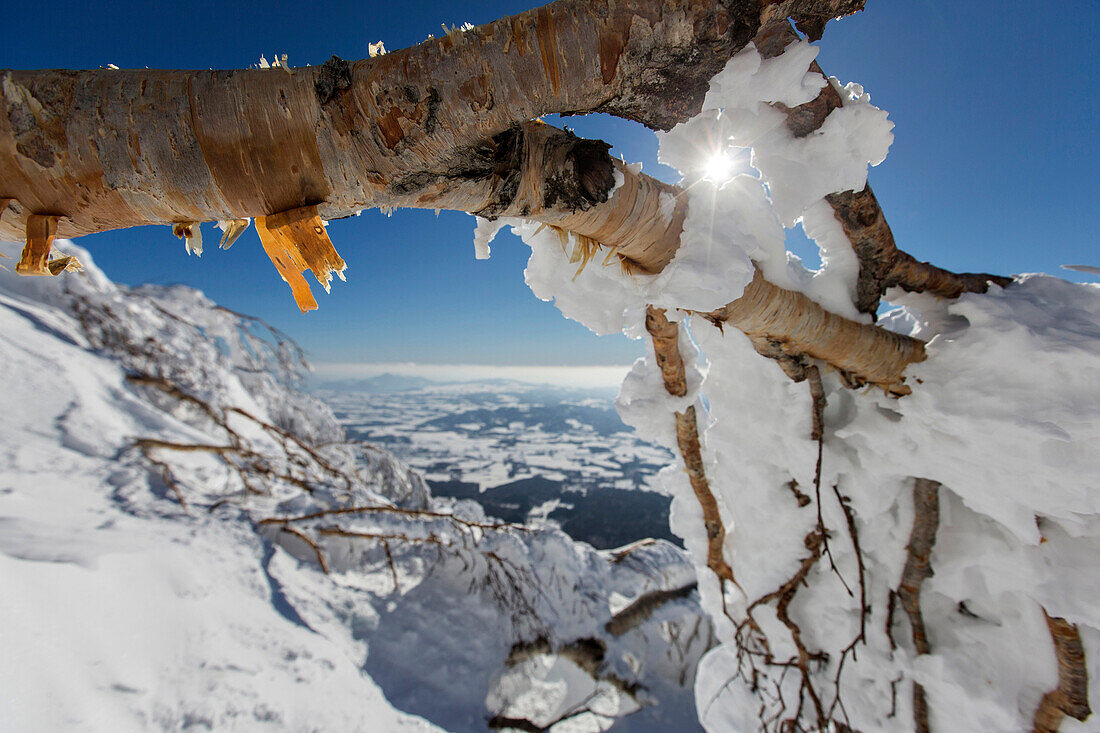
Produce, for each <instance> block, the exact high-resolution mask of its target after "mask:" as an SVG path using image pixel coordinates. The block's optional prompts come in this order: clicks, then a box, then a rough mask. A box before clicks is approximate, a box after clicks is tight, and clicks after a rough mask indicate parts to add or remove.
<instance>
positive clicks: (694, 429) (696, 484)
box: [645, 306, 737, 584]
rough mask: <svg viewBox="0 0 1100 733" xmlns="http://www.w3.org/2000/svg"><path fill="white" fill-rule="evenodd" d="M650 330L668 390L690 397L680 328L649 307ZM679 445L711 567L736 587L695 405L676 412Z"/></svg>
mask: <svg viewBox="0 0 1100 733" xmlns="http://www.w3.org/2000/svg"><path fill="white" fill-rule="evenodd" d="M645 325H646V330H647V331H648V332H649V335H650V338H651V339H653V351H654V354H655V355H656V357H657V364H658V366H659V367H660V369H661V376H662V377H663V378H664V383H665V391H667V392H668V393H669V394H670V395H672V396H674V397H683V396H684V395H686V394H687V377H686V374H685V371H684V359H683V357H682V356H681V355H680V347H679V330H680V329H679V326H678V325H677V324H675V323H672V322H670V321H669V320H668V318H667V317H666V316H665V312H664V310H662V309H660V308H654V307H653V306H649V307H647V308H646V318H645ZM675 417H676V442H677V444H678V446H679V448H680V456H681V457H682V458H683V459H684V469H685V470H686V471H687V474H688V480H689V481H690V482H691V488H692V491H694V493H695V498H696V499H697V500H698V501H699V507H700V508H701V509H702V510H703V523H704V525H705V526H706V531H707V567H708V568H710V569H711V570H712V571H713V572H714V574H715V575H717V576H718V577H719V578H720V579H722V580H728V581H730V582H732V583H734V584H736V583H737V581H736V580H735V579H734V577H733V568H731V567H730V565H729V563H727V562H726V558H725V554H724V552H723V546H724V544H725V541H726V526H725V524H724V523H723V522H722V514H721V512H720V511H719V509H718V500H717V499H715V498H714V494H713V493H712V492H711V490H710V483H709V482H708V481H707V474H706V469H705V467H704V465H703V452H702V447H701V446H700V443H699V426H698V422H697V420H696V417H695V406H694V405H691V406H690V407H688V408H687V409H686V410H684V411H683V412H677V413H675Z"/></svg>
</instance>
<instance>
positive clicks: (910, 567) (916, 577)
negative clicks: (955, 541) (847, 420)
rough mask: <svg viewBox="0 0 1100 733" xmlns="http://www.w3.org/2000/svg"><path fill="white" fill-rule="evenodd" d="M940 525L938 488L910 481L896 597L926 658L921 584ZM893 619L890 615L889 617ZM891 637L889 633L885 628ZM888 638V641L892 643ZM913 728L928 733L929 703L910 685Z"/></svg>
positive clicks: (928, 573) (926, 575)
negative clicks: (909, 518) (908, 522)
mask: <svg viewBox="0 0 1100 733" xmlns="http://www.w3.org/2000/svg"><path fill="white" fill-rule="evenodd" d="M939 524H940V484H939V482H937V481H931V480H929V479H922V478H918V479H914V481H913V529H912V531H911V532H910V534H909V544H908V545H907V546H906V557H905V568H904V569H903V570H902V573H901V582H900V583H899V584H898V589H897V593H896V596H897V598H898V600H900V601H901V606H902V608H903V609H904V610H905V615H906V616H908V617H909V628H910V632H911V634H912V638H913V648H914V649H915V650H916V652H917V654H928V653H929V652H930V651H931V646H930V645H929V643H928V634H927V632H926V630H925V627H924V615H923V614H922V613H921V607H920V591H921V585H923V584H924V581H925V580H927V579H928V578H931V577H932V546H933V545H934V544H935V543H936V530H937V529H939ZM891 615H892V614H891ZM887 633H888V634H891V629H890V628H889V627H888V628H887ZM892 638H893V637H892V635H891V639H892ZM913 725H914V727H915V729H916V731H917V733H928V731H929V727H928V700H927V698H926V697H925V694H924V687H922V686H921V685H919V684H917V683H913Z"/></svg>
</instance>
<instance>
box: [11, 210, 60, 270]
mask: <svg viewBox="0 0 1100 733" xmlns="http://www.w3.org/2000/svg"><path fill="white" fill-rule="evenodd" d="M56 235H57V217H56V216H38V215H36V214H32V215H31V216H28V217H27V243H26V245H24V247H23V254H22V256H20V258H19V263H18V264H17V265H16V266H15V271H16V272H17V273H19V274H20V275H46V276H49V275H52V274H53V273H52V272H50V268H49V259H50V248H51V247H53V240H54V237H55V236H56Z"/></svg>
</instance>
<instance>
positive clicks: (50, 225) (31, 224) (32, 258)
mask: <svg viewBox="0 0 1100 733" xmlns="http://www.w3.org/2000/svg"><path fill="white" fill-rule="evenodd" d="M0 213H3V208H0ZM56 234H57V217H56V216H30V217H28V219H27V243H26V245H24V247H23V252H22V254H21V255H20V257H19V263H18V264H16V266H15V272H16V273H17V274H19V275H43V276H46V277H50V276H54V275H60V274H61V273H62V272H77V271H80V270H81V269H83V268H82V267H81V265H80V262H79V261H78V260H77V259H76V258H75V257H72V256H67V257H55V258H54V259H52V260H51V259H50V250H51V248H52V247H53V240H54V236H55V235H56Z"/></svg>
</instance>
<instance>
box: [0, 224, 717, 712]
mask: <svg viewBox="0 0 1100 733" xmlns="http://www.w3.org/2000/svg"><path fill="white" fill-rule="evenodd" d="M60 248H62V249H65V250H70V251H73V252H74V253H77V254H79V256H80V259H81V261H82V262H84V263H85V265H86V271H85V272H84V273H83V274H78V275H74V276H73V277H65V278H56V279H54V278H49V279H47V278H38V279H28V278H17V277H15V276H14V275H13V274H11V273H8V272H0V340H2V342H3V346H2V347H0V368H2V369H3V373H4V374H5V376H6V378H7V380H8V384H9V389H8V390H6V391H5V393H4V398H3V399H4V402H3V406H2V407H3V412H4V414H5V416H6V417H5V420H4V421H3V424H2V425H0V431H2V432H0V446H2V447H0V451H2V455H3V459H2V460H0V465H2V466H3V467H4V468H3V473H2V474H0V529H2V531H0V577H3V578H4V581H5V595H6V597H8V598H9V599H10V601H9V602H7V603H5V604H0V630H2V633H0V656H2V657H3V658H4V659H5V664H4V665H0V729H3V730H15V731H22V730H28V731H29V730H34V731H48V730H91V731H107V730H110V731H128V730H150V729H155V730H183V729H191V728H195V727H199V728H207V729H213V730H247V731H253V730H273V731H274V730H278V731H299V730H301V731H305V730H346V731H355V730H385V731H391V730H393V731H398V730H437V729H440V728H442V729H446V730H453V731H479V730H485V729H486V726H487V724H488V723H489V722H490V721H494V720H495V721H496V723H495V724H496V725H504V724H507V723H508V721H514V722H517V723H518V724H527V725H532V724H534V725H540V726H546V725H550V724H552V723H553V722H554V721H556V720H557V719H559V718H567V720H566V721H565V722H562V723H561V724H560V725H559V726H558V727H557V728H555V730H577V731H596V730H603V729H606V728H608V727H609V726H611V725H612V724H614V723H616V721H618V720H620V719H621V721H622V722H621V723H620V725H623V726H625V727H624V729H627V730H640V731H645V730H668V729H676V730H690V729H691V728H692V727H693V726H695V725H696V723H695V719H696V716H695V711H694V704H693V700H692V692H691V690H692V681H693V677H694V669H695V667H696V665H697V662H698V660H699V658H700V657H701V656H702V654H703V653H704V652H705V651H706V650H707V649H708V648H709V647H710V646H711V645H712V643H713V639H712V632H711V625H710V622H709V620H707V619H706V617H705V616H704V615H703V614H702V613H701V610H700V608H699V605H698V598H697V596H696V595H695V594H694V593H693V587H694V570H693V568H692V566H691V564H690V562H689V561H688V560H687V558H686V556H685V554H684V553H683V552H681V551H680V550H678V549H677V548H675V547H674V546H672V545H669V544H668V543H665V542H652V543H644V544H641V545H638V546H633V547H629V548H623V549H621V550H618V551H613V552H604V553H601V552H597V551H595V550H593V549H592V548H590V547H588V546H587V545H582V544H578V543H575V542H573V541H572V540H570V539H569V538H568V537H567V536H566V535H564V534H562V533H561V532H558V531H555V530H548V529H545V530H537V531H536V530H530V529H528V528H524V527H514V526H502V525H499V523H497V522H495V521H488V520H486V519H485V517H484V515H483V514H482V513H481V511H480V508H479V507H477V505H475V504H473V503H472V502H454V501H448V500H437V499H432V497H431V496H430V494H429V493H428V491H427V489H426V486H425V484H424V481H423V479H422V478H421V477H420V476H419V474H417V473H415V472H413V471H411V470H410V469H408V468H407V467H406V466H404V465H403V464H401V463H400V462H399V461H397V460H396V459H395V458H393V457H392V456H391V455H390V454H388V453H386V452H385V451H383V450H381V449H378V448H374V447H371V446H366V445H352V444H346V443H344V442H343V440H344V436H343V432H342V430H341V429H340V427H339V425H338V424H337V423H336V422H335V420H334V418H333V416H332V414H331V412H330V411H329V410H328V409H327V408H326V407H325V406H324V405H322V404H321V403H319V402H317V401H316V400H315V399H314V398H312V397H310V396H308V395H305V394H303V393H301V392H299V391H297V390H296V389H294V387H295V385H296V384H298V380H299V379H300V376H301V371H300V370H301V368H302V366H303V365H302V363H301V359H300V354H298V353H297V351H296V347H294V346H293V345H292V344H290V343H289V342H288V341H286V340H285V339H284V338H282V337H281V336H280V335H279V334H278V333H277V332H271V331H270V330H265V329H264V328H263V327H262V326H260V325H259V324H257V323H256V322H255V321H254V320H252V319H248V318H246V317H242V316H238V315H237V314H232V313H229V312H227V311H224V310H221V309H218V308H217V307H216V306H214V305H213V304H212V303H210V302H209V301H208V300H207V299H206V298H205V297H203V296H202V295H201V293H198V292H196V291H194V290H190V289H187V288H180V287H172V288H154V287H142V288H136V289H128V288H124V287H121V286H116V285H114V284H113V283H111V282H110V281H109V280H107V278H106V277H105V276H104V275H103V274H102V272H100V271H99V270H98V269H97V268H96V267H95V266H94V263H93V262H92V260H91V257H90V256H89V255H88V254H87V253H86V252H84V251H82V250H79V248H77V247H75V246H73V245H71V244H69V243H61V244H60ZM626 611H629V613H626V614H625V615H624V612H626ZM612 621H616V623H614V624H612ZM624 716H625V717H624ZM436 726H439V727H440V728H437V727H436Z"/></svg>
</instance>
